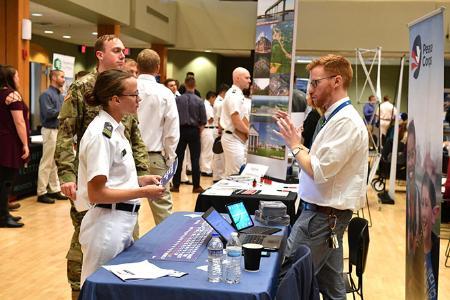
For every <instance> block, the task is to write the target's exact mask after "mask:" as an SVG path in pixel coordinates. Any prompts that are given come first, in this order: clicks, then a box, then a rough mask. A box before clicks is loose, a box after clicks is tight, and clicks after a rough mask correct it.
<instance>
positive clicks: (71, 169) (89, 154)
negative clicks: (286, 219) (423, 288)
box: [0, 35, 433, 299]
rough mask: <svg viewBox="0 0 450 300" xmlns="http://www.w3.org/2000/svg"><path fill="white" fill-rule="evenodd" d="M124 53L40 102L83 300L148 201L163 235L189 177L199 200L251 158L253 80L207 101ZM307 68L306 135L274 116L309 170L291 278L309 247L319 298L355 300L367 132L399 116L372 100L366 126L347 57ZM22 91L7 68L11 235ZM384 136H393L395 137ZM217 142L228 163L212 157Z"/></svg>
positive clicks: (41, 190)
mask: <svg viewBox="0 0 450 300" xmlns="http://www.w3.org/2000/svg"><path fill="white" fill-rule="evenodd" d="M124 50H125V46H124V45H123V43H122V41H121V40H120V39H119V38H118V37H116V36H114V35H104V36H101V37H99V38H98V39H97V41H96V43H95V46H94V51H95V56H96V59H97V67H96V71H95V72H91V73H84V74H79V75H80V76H79V77H78V78H77V79H76V80H75V81H74V82H73V83H72V84H71V85H70V87H69V89H68V91H67V94H66V96H65V97H64V98H63V96H62V94H61V88H62V86H63V85H64V72H63V71H60V70H52V71H50V73H49V80H50V87H49V88H48V90H46V91H45V92H44V93H43V94H42V95H41V97H40V98H39V104H40V116H41V124H42V128H41V133H42V136H43V140H44V144H43V155H42V158H41V161H40V166H39V178H38V188H37V195H38V197H37V201H38V202H41V203H46V204H52V203H55V200H65V199H67V198H68V199H70V216H71V219H72V223H73V226H74V232H73V235H72V240H71V244H70V248H69V251H68V253H67V276H68V281H69V283H70V285H71V288H72V292H73V296H74V297H75V298H76V297H77V296H78V293H79V291H80V287H81V285H82V284H83V281H84V280H85V279H86V278H87V277H88V276H89V275H90V274H92V273H93V272H94V271H95V270H96V269H97V268H98V267H99V266H101V265H103V264H105V263H106V262H107V261H109V260H110V259H112V258H113V257H115V256H116V255H117V254H119V253H120V252H122V251H123V250H124V249H126V248H127V247H129V246H130V245H131V244H132V243H133V240H135V239H137V238H138V237H139V226H138V222H137V214H138V211H139V209H140V205H141V198H147V199H148V203H149V205H150V208H151V211H152V214H153V217H154V220H155V224H156V225H158V224H159V223H160V222H162V221H163V220H164V219H165V218H166V217H168V216H169V215H170V214H171V212H172V208H173V204H172V196H171V193H172V192H175V193H177V192H179V191H180V189H179V187H180V184H183V183H189V182H187V180H186V175H185V174H183V172H184V171H183V170H184V169H189V171H190V172H191V174H192V183H191V184H192V192H193V193H201V192H203V191H204V189H203V187H202V186H201V185H200V177H201V176H202V175H203V176H212V179H213V181H218V180H220V179H222V178H224V177H226V176H229V175H234V174H238V173H239V172H240V169H241V167H242V166H243V165H245V163H246V159H247V148H246V147H247V146H246V142H247V139H248V136H249V130H250V107H251V104H250V94H251V86H250V85H251V76H250V72H249V71H248V70H246V69H245V68H242V67H238V68H236V69H235V70H234V71H233V73H232V74H231V76H232V82H233V84H232V86H231V87H230V86H228V85H226V84H220V85H219V88H218V89H217V92H213V91H208V92H207V93H206V97H205V99H202V98H201V94H200V92H199V91H198V90H197V89H196V86H197V85H196V78H195V75H194V73H192V72H188V73H187V74H186V78H185V79H184V81H183V84H182V85H180V84H179V82H178V81H177V80H176V79H172V78H169V79H166V80H165V81H164V82H163V83H159V77H158V74H159V70H160V63H161V60H160V57H159V55H158V53H157V52H155V51H153V50H151V49H144V50H142V51H141V52H140V53H139V54H138V56H137V59H136V61H134V60H132V59H126V58H125V55H124ZM307 69H308V71H309V73H310V84H309V89H308V92H307V93H306V94H305V95H302V96H301V98H302V99H303V98H306V99H303V100H302V101H304V102H305V100H306V102H305V103H302V107H303V108H302V109H301V110H302V111H305V110H307V115H306V118H305V122H304V124H303V127H302V128H297V127H295V125H294V124H293V122H292V120H291V118H290V116H289V115H288V113H287V112H283V111H278V112H277V113H276V114H275V115H274V119H275V120H276V124H277V125H278V131H277V132H276V133H277V134H278V135H279V136H280V137H281V138H283V140H284V141H285V143H286V146H287V147H288V148H289V150H290V151H291V152H292V155H293V157H294V158H295V160H296V161H297V162H298V165H299V167H300V174H299V196H300V199H301V210H302V213H301V214H300V217H299V218H298V219H297V221H296V222H295V224H294V226H293V228H292V232H291V234H290V236H289V238H288V241H287V249H286V252H285V257H286V260H285V264H284V267H286V266H289V265H290V264H292V263H293V261H292V257H295V252H296V250H297V249H298V247H299V245H302V244H303V245H307V246H309V247H310V248H311V250H312V251H311V252H312V258H313V262H314V268H315V274H316V277H317V280H318V283H319V289H320V292H321V293H322V294H323V295H324V297H325V298H326V299H328V298H330V299H331V298H333V299H345V286H344V282H343V278H342V275H341V274H342V271H343V253H342V238H343V234H344V231H345V229H346V227H347V225H348V223H349V221H350V219H351V217H352V211H354V210H357V209H359V208H360V207H361V206H362V205H363V203H364V201H365V195H366V194H365V191H366V176H367V168H368V167H367V160H368V147H369V140H368V130H367V128H366V126H365V123H366V124H368V125H374V124H375V123H374V120H375V119H379V120H380V124H381V122H388V121H389V122H390V120H391V119H392V118H393V116H395V114H396V111H395V109H394V108H393V106H392V104H391V106H392V107H391V106H389V105H388V104H384V103H385V102H386V103H388V102H389V101H388V100H389V99H388V98H387V100H386V101H385V102H384V103H383V104H384V105H383V104H382V107H380V109H379V110H377V109H376V108H375V102H374V101H373V98H374V97H373V98H369V103H368V104H369V106H368V107H365V108H364V115H365V120H366V122H365V123H364V121H363V119H362V118H361V117H360V115H359V113H358V112H357V111H356V110H355V108H354V107H353V105H352V104H351V102H350V99H349V97H348V93H347V91H348V88H349V86H350V83H351V81H352V77H353V71H352V68H351V65H350V63H349V61H348V60H347V59H345V58H344V57H342V56H338V55H327V56H324V57H321V58H318V59H315V60H314V61H312V62H311V63H310V64H309V65H308V66H307ZM19 86H20V81H19V74H18V73H17V71H16V70H15V69H14V68H12V67H11V66H1V68H0V115H1V119H2V120H4V121H2V122H0V132H1V135H0V142H1V143H4V144H8V145H11V147H1V148H0V227H10V228H13V227H22V226H23V225H24V224H23V223H21V222H19V221H20V219H21V218H20V217H19V216H13V215H11V214H10V212H9V210H10V206H9V202H8V198H9V195H10V194H11V187H12V185H13V181H14V177H15V176H16V175H17V173H18V171H19V169H20V168H21V167H23V166H24V165H25V164H26V163H27V160H28V159H29V157H30V150H29V133H30V129H29V125H28V124H29V122H28V108H27V106H26V104H25V102H24V101H23V99H22V96H21V94H20V93H19ZM307 107H308V108H307ZM389 113H390V114H389ZM368 115H370V117H368ZM377 116H378V117H377ZM383 124H384V123H383ZM380 126H381V125H380ZM381 127H382V128H383V129H382V133H384V134H386V130H385V127H386V126H385V125H382V126H381ZM369 132H370V128H369ZM219 137H220V139H221V145H222V148H223V153H213V151H212V148H213V144H214V142H215V140H216V139H217V138H219ZM219 152H220V151H219ZM176 160H178V168H177V170H176V173H175V176H174V178H173V183H172V186H170V183H168V184H166V185H165V186H161V185H160V179H161V176H162V175H164V174H165V172H166V171H167V170H168V169H169V168H170V167H171V166H172V164H174V162H175V161H176ZM186 172H187V171H186ZM423 193H424V192H423ZM424 194H425V193H424ZM431 203H432V204H433V199H431ZM330 239H332V240H335V241H336V244H334V246H331V247H330V243H329V240H330Z"/></svg>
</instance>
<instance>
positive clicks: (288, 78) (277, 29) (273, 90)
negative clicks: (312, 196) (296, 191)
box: [247, 0, 299, 179]
mask: <svg viewBox="0 0 450 300" xmlns="http://www.w3.org/2000/svg"><path fill="white" fill-rule="evenodd" d="M298 2H299V1H294V0H284V1H279V0H258V7H257V20H256V39H255V63H254V66H253V87H252V107H251V112H250V132H249V139H248V157H247V159H248V162H251V163H257V164H262V165H265V166H268V167H269V169H268V171H267V175H268V176H270V177H274V178H279V179H285V178H286V171H287V155H286V144H285V142H284V141H283V139H282V138H281V137H280V136H278V135H277V134H276V133H275V130H278V126H277V124H276V122H275V120H274V119H273V118H272V116H273V115H274V114H275V112H276V111H277V110H284V111H289V103H291V101H290V99H292V86H293V74H294V72H293V71H294V65H295V45H296V28H297V26H296V24H297V23H296V21H297V13H296V12H297V8H296V7H297V5H298Z"/></svg>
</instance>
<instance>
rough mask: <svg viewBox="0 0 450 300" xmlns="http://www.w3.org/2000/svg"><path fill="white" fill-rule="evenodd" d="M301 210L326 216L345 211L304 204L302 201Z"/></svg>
mask: <svg viewBox="0 0 450 300" xmlns="http://www.w3.org/2000/svg"><path fill="white" fill-rule="evenodd" d="M302 209H303V210H309V211H315V212H320V213H323V214H327V215H330V214H331V213H333V212H339V211H345V210H342V209H337V208H334V207H329V206H319V205H317V204H314V203H308V202H305V201H302Z"/></svg>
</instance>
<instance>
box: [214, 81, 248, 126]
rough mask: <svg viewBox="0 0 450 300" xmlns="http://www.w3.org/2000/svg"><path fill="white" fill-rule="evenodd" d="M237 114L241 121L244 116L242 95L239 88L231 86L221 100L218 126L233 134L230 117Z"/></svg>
mask: <svg viewBox="0 0 450 300" xmlns="http://www.w3.org/2000/svg"><path fill="white" fill-rule="evenodd" d="M235 112H237V113H239V117H240V118H241V119H243V118H244V116H245V105H244V94H242V91H241V89H240V88H238V87H237V86H235V85H234V84H233V86H232V87H231V88H230V89H229V90H228V91H227V93H226V94H225V99H224V100H223V105H222V113H221V115H220V126H222V128H223V129H225V130H227V131H231V132H234V129H235V128H234V125H233V122H232V121H231V115H232V114H234V113H235Z"/></svg>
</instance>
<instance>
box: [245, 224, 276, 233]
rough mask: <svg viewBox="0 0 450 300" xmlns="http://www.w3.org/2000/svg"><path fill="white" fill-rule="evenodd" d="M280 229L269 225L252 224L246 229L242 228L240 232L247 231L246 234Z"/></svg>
mask: <svg viewBox="0 0 450 300" xmlns="http://www.w3.org/2000/svg"><path fill="white" fill-rule="evenodd" d="M278 231H280V229H278V228H270V227H263V226H253V227H250V228H247V229H244V230H242V231H241V232H243V233H247V234H272V233H275V232H278Z"/></svg>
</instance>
